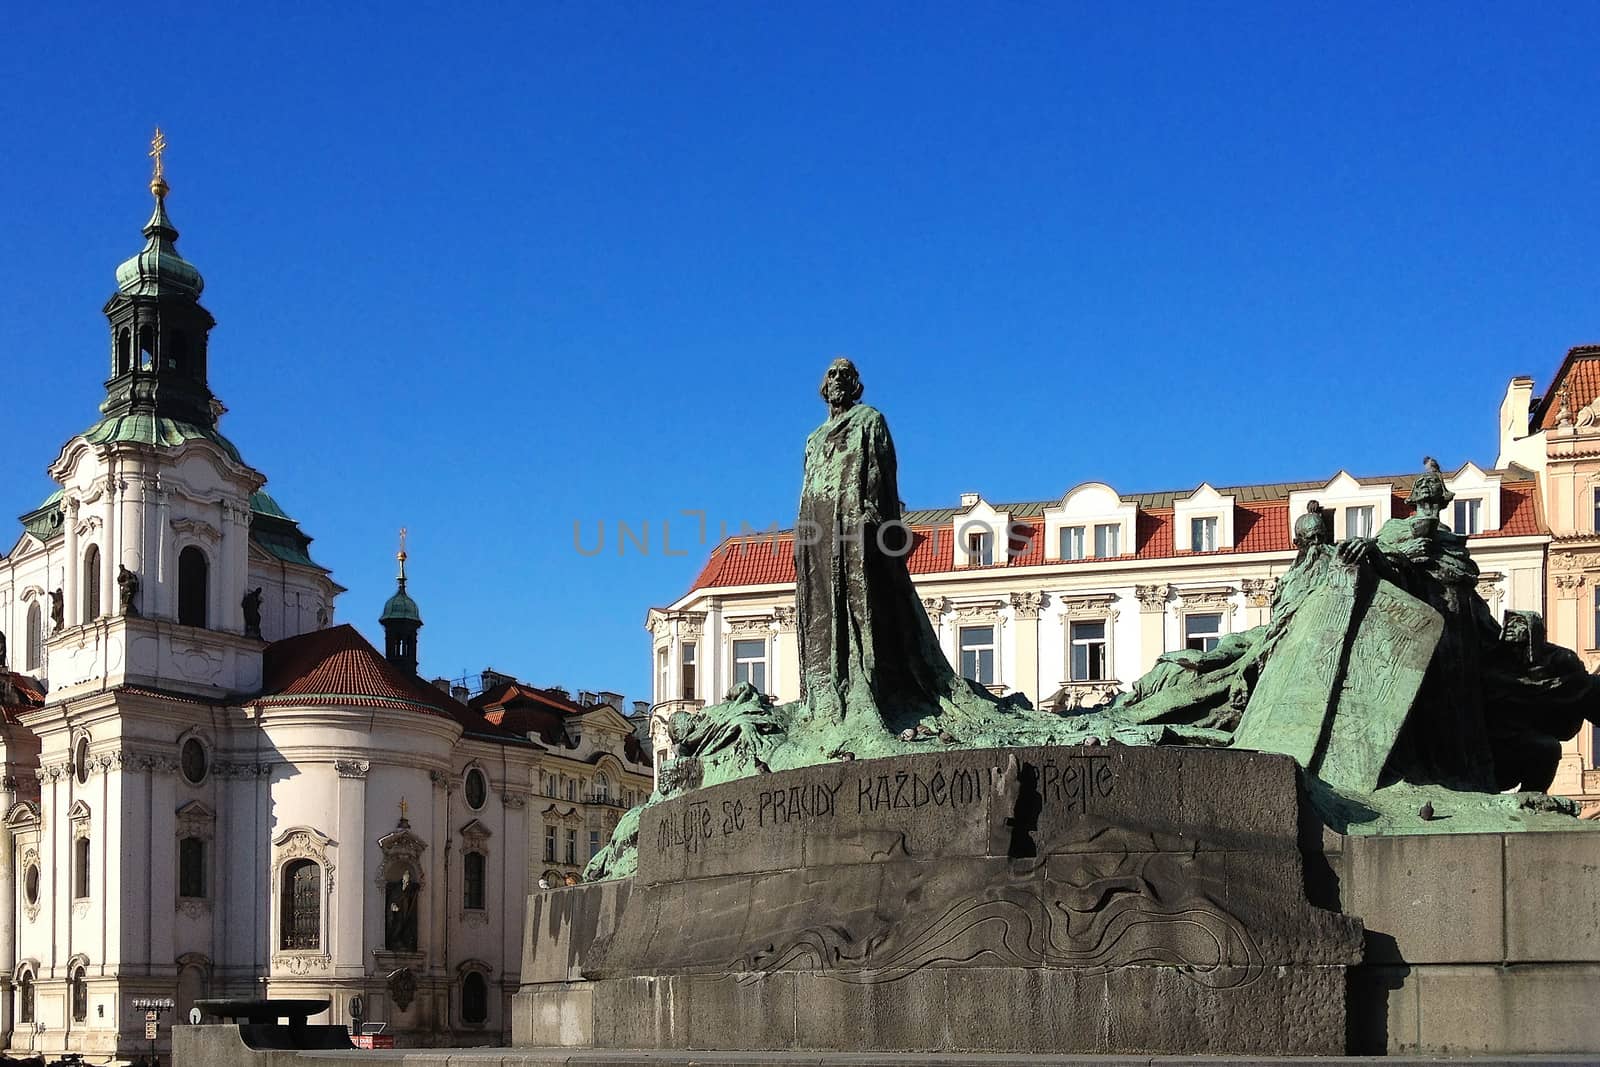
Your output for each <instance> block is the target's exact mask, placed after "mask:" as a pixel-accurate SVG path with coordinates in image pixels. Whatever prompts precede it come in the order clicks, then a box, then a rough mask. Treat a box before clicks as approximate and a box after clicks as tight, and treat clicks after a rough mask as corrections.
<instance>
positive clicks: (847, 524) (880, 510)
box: [794, 359, 1001, 732]
mask: <svg viewBox="0 0 1600 1067" xmlns="http://www.w3.org/2000/svg"><path fill="white" fill-rule="evenodd" d="M862 392H863V386H862V384H861V376H860V374H859V373H858V372H857V371H856V367H855V364H854V363H852V362H850V361H849V360H848V359H836V360H834V361H833V363H832V365H830V366H829V367H828V371H827V374H826V375H825V376H824V377H823V379H822V399H823V400H825V401H827V404H828V418H827V420H826V421H824V422H823V424H822V425H821V426H819V427H817V429H816V430H814V431H812V433H811V436H810V437H809V438H807V440H806V451H805V472H804V477H803V481H802V483H801V487H800V514H799V517H798V519H797V520H796V523H795V538H794V567H795V580H796V605H795V606H796V619H797V624H798V630H799V645H800V677H801V686H802V690H803V692H802V698H801V699H802V702H803V705H804V707H803V709H802V713H801V714H802V716H807V717H809V718H810V720H811V721H812V722H813V723H815V724H817V725H826V724H829V723H839V724H843V723H846V722H849V723H851V724H852V725H856V726H860V727H864V728H876V729H879V730H881V729H882V728H885V727H887V728H889V729H890V730H893V731H896V732H898V731H899V729H900V728H901V727H910V726H914V725H915V724H916V723H917V722H918V720H920V719H922V718H924V717H929V716H937V715H940V714H941V713H954V714H955V715H956V716H957V717H958V718H959V717H960V716H961V714H962V713H963V712H964V711H965V712H970V713H972V714H973V715H975V716H977V717H980V718H981V717H985V716H986V715H987V714H990V713H993V712H994V711H995V710H996V709H997V708H998V707H999V705H1000V703H1001V702H1000V701H998V700H996V699H995V698H994V697H992V696H990V694H989V693H988V691H987V690H985V689H982V688H980V687H978V686H977V685H976V684H975V683H973V682H969V681H967V680H966V679H964V678H962V677H960V676H959V675H957V674H956V673H955V671H954V670H952V669H951V667H950V662H949V660H947V659H946V658H945V655H944V651H943V650H942V649H941V648H940V647H939V641H938V638H937V637H935V636H934V632H933V625H932V623H930V622H929V620H928V612H927V609H926V608H924V607H923V605H922V598H921V597H920V596H919V595H918V593H917V591H916V587H915V586H913V585H912V584H911V574H910V572H909V571H908V570H907V568H906V557H907V556H909V555H910V553H911V549H912V544H913V538H912V531H911V529H910V528H909V527H908V526H906V525H905V523H904V522H903V521H902V520H901V509H900V487H899V484H898V477H897V472H896V465H895V453H894V441H893V440H892V439H891V438H890V436H889V425H888V423H887V422H886V421H885V419H884V417H883V415H882V413H880V412H879V411H878V410H877V409H876V408H872V407H868V406H867V405H865V404H862V403H860V400H861V395H862Z"/></svg>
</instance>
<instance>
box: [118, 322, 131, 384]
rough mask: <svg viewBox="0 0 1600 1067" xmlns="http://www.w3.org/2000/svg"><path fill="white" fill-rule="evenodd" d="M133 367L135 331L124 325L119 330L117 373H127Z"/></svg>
mask: <svg viewBox="0 0 1600 1067" xmlns="http://www.w3.org/2000/svg"><path fill="white" fill-rule="evenodd" d="M132 369H133V331H132V330H130V329H128V328H127V327H126V326H124V327H123V328H122V329H121V330H118V331H117V373H118V374H127V373H128V372H129V371H131V370H132Z"/></svg>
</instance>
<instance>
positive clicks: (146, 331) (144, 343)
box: [139, 326, 156, 370]
mask: <svg viewBox="0 0 1600 1067" xmlns="http://www.w3.org/2000/svg"><path fill="white" fill-rule="evenodd" d="M155 352H156V332H155V331H154V330H152V329H151V328H150V327H148V326H141V327H139V369H140V370H155V366H156V364H155Z"/></svg>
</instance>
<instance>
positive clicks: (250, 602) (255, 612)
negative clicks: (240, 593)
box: [239, 585, 261, 638]
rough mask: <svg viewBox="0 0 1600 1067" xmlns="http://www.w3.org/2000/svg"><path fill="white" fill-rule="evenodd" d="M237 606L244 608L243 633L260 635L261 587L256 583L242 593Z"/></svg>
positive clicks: (252, 635) (249, 635) (248, 635)
mask: <svg viewBox="0 0 1600 1067" xmlns="http://www.w3.org/2000/svg"><path fill="white" fill-rule="evenodd" d="M239 606H240V607H241V608H243V609H244V635H245V636H246V637H257V638H259V637H260V636H261V587H260V586H259V585H258V586H256V587H255V588H254V589H252V590H250V591H249V592H248V593H246V594H245V595H244V599H243V600H241V601H239Z"/></svg>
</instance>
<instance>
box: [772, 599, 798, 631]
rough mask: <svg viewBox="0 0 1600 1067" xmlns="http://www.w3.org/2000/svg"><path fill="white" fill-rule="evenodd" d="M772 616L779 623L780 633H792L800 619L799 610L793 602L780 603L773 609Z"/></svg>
mask: <svg viewBox="0 0 1600 1067" xmlns="http://www.w3.org/2000/svg"><path fill="white" fill-rule="evenodd" d="M772 618H773V620H774V621H775V622H776V623H777V624H778V632H779V633H785V634H792V633H794V629H795V624H796V622H797V621H798V620H799V612H798V611H796V610H795V607H794V605H793V604H780V605H778V606H777V607H775V608H773V609H772Z"/></svg>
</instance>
